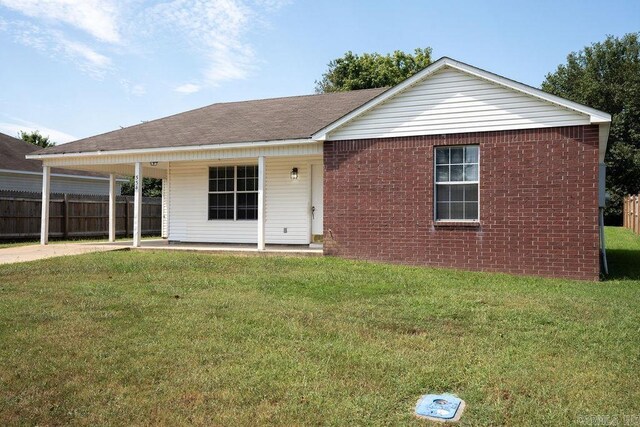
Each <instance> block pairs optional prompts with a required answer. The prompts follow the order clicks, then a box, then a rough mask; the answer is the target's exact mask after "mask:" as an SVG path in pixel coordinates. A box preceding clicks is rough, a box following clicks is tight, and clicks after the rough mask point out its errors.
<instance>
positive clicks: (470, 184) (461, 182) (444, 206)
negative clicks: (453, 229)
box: [435, 145, 480, 221]
mask: <svg viewBox="0 0 640 427" xmlns="http://www.w3.org/2000/svg"><path fill="white" fill-rule="evenodd" d="M479 159H480V149H479V147H478V146H477V145H465V146H455V147H436V149H435V169H436V170H435V178H436V179H435V193H436V197H435V201H436V203H435V210H436V211H435V218H436V221H478V219H479V197H478V193H479V187H480V186H479V183H480V180H479V173H480V172H479V169H480V168H479V166H480V162H479Z"/></svg>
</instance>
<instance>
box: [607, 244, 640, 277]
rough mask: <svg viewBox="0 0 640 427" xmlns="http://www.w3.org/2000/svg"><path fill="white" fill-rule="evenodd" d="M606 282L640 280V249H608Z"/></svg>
mask: <svg viewBox="0 0 640 427" xmlns="http://www.w3.org/2000/svg"><path fill="white" fill-rule="evenodd" d="M607 260H608V261H609V275H608V276H607V277H606V280H623V279H625V280H640V249H607Z"/></svg>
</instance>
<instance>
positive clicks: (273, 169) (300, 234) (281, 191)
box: [168, 156, 321, 244]
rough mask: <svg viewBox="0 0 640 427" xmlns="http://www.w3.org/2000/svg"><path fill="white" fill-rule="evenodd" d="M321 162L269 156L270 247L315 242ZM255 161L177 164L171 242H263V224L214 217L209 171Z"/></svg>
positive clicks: (170, 183)
mask: <svg viewBox="0 0 640 427" xmlns="http://www.w3.org/2000/svg"><path fill="white" fill-rule="evenodd" d="M320 159H321V157H318V156H312V157H306V156H305V157H274V158H269V157H267V158H266V165H265V172H266V176H265V241H266V243H268V244H308V243H309V239H310V234H309V233H310V232H309V227H310V221H311V219H310V218H311V217H310V180H309V171H310V169H309V162H311V161H316V162H317V161H318V160H320ZM249 163H251V162H250V161H247V160H243V161H238V160H235V161H234V160H229V161H210V162H184V163H171V165H170V167H169V179H168V186H169V189H168V197H169V202H168V205H169V240H175V241H182V242H210V243H257V235H258V222H257V221H249V220H243V221H232V220H209V219H208V199H207V197H208V193H209V167H214V166H224V165H229V166H232V165H236V164H249ZM293 167H297V168H298V179H297V180H292V179H291V177H290V173H291V169H292V168H293ZM285 228H286V229H287V232H286V233H285V232H284V229H285Z"/></svg>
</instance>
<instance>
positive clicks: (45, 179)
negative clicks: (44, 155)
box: [40, 166, 51, 245]
mask: <svg viewBox="0 0 640 427" xmlns="http://www.w3.org/2000/svg"><path fill="white" fill-rule="evenodd" d="M50 188H51V168H50V167H49V166H42V216H41V217H40V244H41V245H46V244H47V243H49V196H50V195H49V190H50Z"/></svg>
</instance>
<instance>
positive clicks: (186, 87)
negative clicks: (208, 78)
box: [174, 83, 202, 94]
mask: <svg viewBox="0 0 640 427" xmlns="http://www.w3.org/2000/svg"><path fill="white" fill-rule="evenodd" d="M200 89H202V88H201V87H200V86H198V85H194V84H193V83H186V84H183V85H180V86H178V87H177V88H175V89H174V90H175V91H176V92H180V93H186V94H189V93H196V92H199V91H200Z"/></svg>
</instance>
